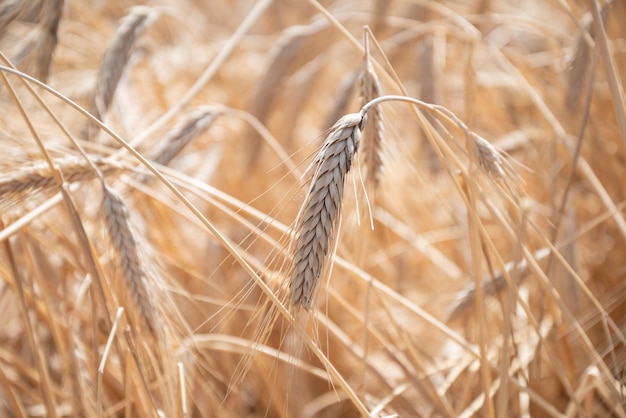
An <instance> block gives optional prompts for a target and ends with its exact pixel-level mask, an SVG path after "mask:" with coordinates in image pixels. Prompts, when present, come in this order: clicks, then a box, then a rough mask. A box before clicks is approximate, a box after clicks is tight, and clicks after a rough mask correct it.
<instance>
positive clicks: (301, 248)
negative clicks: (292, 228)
mask: <svg viewBox="0 0 626 418" xmlns="http://www.w3.org/2000/svg"><path fill="white" fill-rule="evenodd" d="M365 120H366V118H365V113H353V114H349V115H346V116H344V117H343V118H341V119H340V120H339V121H338V122H337V123H336V124H335V125H334V126H333V127H332V128H331V130H330V133H329V134H328V137H327V138H326V141H325V142H324V145H323V146H322V149H321V150H320V152H319V153H318V154H317V156H316V157H315V160H314V161H313V167H315V172H314V174H313V179H312V181H311V186H310V188H309V191H308V193H307V197H306V199H305V202H304V205H303V206H302V209H301V210H300V213H301V215H299V216H298V218H299V221H298V223H297V227H296V238H295V239H296V244H295V247H294V248H295V252H294V255H293V260H294V261H293V269H292V274H291V278H290V282H289V288H290V292H291V293H290V299H291V305H292V306H293V307H295V308H296V309H299V308H300V307H303V308H304V309H305V310H307V311H308V310H310V309H311V304H312V302H313V297H314V295H315V292H316V290H317V289H318V287H319V282H320V277H321V275H322V272H323V271H324V266H325V265H326V261H327V259H328V255H329V252H330V247H331V242H332V241H333V238H334V231H335V229H336V224H337V222H338V219H339V218H340V216H339V215H340V213H341V204H342V201H343V191H344V183H345V178H346V174H348V172H349V171H350V167H351V166H352V161H353V158H354V155H355V153H356V152H357V151H358V149H359V143H360V139H361V130H362V129H363V125H364V124H365Z"/></svg>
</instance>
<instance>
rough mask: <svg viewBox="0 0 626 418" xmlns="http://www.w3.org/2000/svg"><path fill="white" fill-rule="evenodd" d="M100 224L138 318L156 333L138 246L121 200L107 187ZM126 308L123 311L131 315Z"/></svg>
mask: <svg viewBox="0 0 626 418" xmlns="http://www.w3.org/2000/svg"><path fill="white" fill-rule="evenodd" d="M103 194H104V202H103V207H104V223H105V224H106V227H107V231H108V234H109V238H110V239H111V243H112V245H113V249H114V250H115V256H116V257H117V258H116V262H117V264H118V266H119V268H120V274H121V276H122V279H123V281H124V283H125V285H126V287H127V289H128V290H129V291H130V295H131V298H132V301H133V303H134V304H135V306H134V307H135V308H136V309H137V312H138V314H139V319H140V320H141V321H142V322H143V325H145V326H147V328H148V330H149V331H150V332H156V331H157V330H158V329H157V327H156V323H155V321H156V315H157V314H156V310H155V308H154V304H153V301H152V295H151V292H150V289H149V288H148V281H147V275H146V272H145V270H144V266H143V264H142V261H141V254H140V248H139V243H138V241H137V238H136V234H135V232H134V230H133V227H132V225H131V221H130V214H129V213H128V208H127V207H126V204H125V203H124V201H123V200H122V197H121V196H120V195H119V194H118V193H117V192H116V191H114V190H112V189H111V188H109V187H108V186H106V185H104V186H103ZM132 311H133V309H131V306H128V305H127V312H128V313H130V312H132Z"/></svg>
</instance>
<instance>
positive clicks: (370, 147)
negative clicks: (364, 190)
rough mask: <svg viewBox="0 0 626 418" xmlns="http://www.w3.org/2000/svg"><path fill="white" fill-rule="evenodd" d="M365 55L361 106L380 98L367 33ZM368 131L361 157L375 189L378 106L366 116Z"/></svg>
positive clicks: (380, 118)
mask: <svg viewBox="0 0 626 418" xmlns="http://www.w3.org/2000/svg"><path fill="white" fill-rule="evenodd" d="M365 34H366V35H365V54H364V58H363V70H362V73H361V80H360V82H361V106H364V105H365V104H366V103H368V102H370V101H371V100H373V99H375V98H377V97H379V96H380V81H379V80H378V76H377V75H376V71H374V66H373V65H372V61H371V59H372V57H371V56H370V53H369V43H368V32H367V31H366V32H365ZM368 118H369V120H370V126H371V128H370V129H367V130H366V131H365V132H363V155H364V156H365V166H366V167H367V181H368V182H369V183H370V184H371V185H372V186H373V187H374V189H376V188H377V187H378V184H379V183H380V172H381V168H382V166H383V159H382V146H383V133H384V125H383V111H382V109H381V108H380V106H375V107H373V108H372V109H371V110H370V111H369V114H368Z"/></svg>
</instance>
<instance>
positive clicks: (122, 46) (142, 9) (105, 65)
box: [90, 6, 157, 119]
mask: <svg viewBox="0 0 626 418" xmlns="http://www.w3.org/2000/svg"><path fill="white" fill-rule="evenodd" d="M156 17H157V12H156V11H155V10H154V9H151V8H150V7H146V6H136V7H134V8H133V9H132V11H131V13H129V14H128V15H126V16H124V17H123V18H122V19H121V20H120V25H119V27H118V28H117V31H116V32H115V35H114V36H113V38H112V39H111V42H110V43H109V46H108V48H107V50H106V52H105V53H104V58H103V60H102V64H101V65H100V68H99V69H98V75H97V81H96V92H95V94H94V98H93V101H92V104H91V108H90V111H91V113H92V114H93V115H94V116H95V117H97V118H98V119H100V118H101V117H102V115H104V114H105V113H106V112H107V110H108V108H109V106H110V105H111V102H112V101H113V96H114V95H115V90H116V89H117V85H118V84H119V82H120V79H121V78H122V74H124V70H125V68H126V64H127V63H128V58H129V57H130V50H131V48H132V47H133V44H134V43H135V40H137V38H138V37H139V36H140V35H141V34H142V33H143V32H144V31H145V30H146V28H147V27H148V26H149V25H150V24H151V23H152V22H153V21H154V20H155V19H156Z"/></svg>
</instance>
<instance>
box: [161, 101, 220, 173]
mask: <svg viewBox="0 0 626 418" xmlns="http://www.w3.org/2000/svg"><path fill="white" fill-rule="evenodd" d="M216 117H217V113H216V112H215V111H214V110H211V109H209V108H202V109H196V110H194V111H192V112H189V114H188V115H187V116H186V117H185V118H184V119H183V120H182V121H181V122H180V123H178V124H177V125H176V126H174V128H172V130H171V131H169V132H168V133H167V135H166V136H165V138H163V139H162V140H161V142H160V143H159V144H157V146H156V148H157V149H156V150H155V151H154V157H153V158H152V160H153V161H154V162H156V163H159V164H162V165H168V164H169V163H170V162H171V161H172V160H173V159H174V158H176V156H177V155H178V154H180V153H181V151H182V150H183V149H184V148H185V147H186V146H187V145H188V144H189V143H190V142H191V141H193V140H194V139H195V138H196V137H197V136H198V135H200V134H201V133H202V132H204V131H205V130H207V129H208V128H209V127H210V126H211V124H212V123H213V121H214V120H215V118H216Z"/></svg>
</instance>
